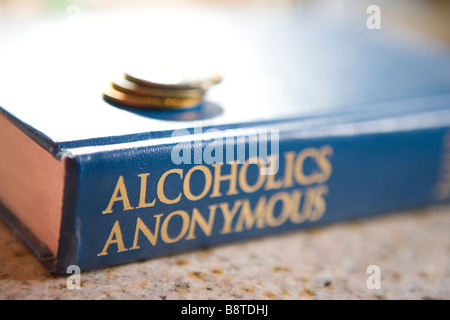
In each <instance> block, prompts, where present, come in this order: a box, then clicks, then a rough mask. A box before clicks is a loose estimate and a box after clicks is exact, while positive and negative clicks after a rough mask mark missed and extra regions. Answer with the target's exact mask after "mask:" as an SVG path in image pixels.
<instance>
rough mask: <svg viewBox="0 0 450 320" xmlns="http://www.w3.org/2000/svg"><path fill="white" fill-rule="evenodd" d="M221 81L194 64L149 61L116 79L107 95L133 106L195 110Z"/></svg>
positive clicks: (116, 100)
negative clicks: (184, 64) (209, 91)
mask: <svg viewBox="0 0 450 320" xmlns="http://www.w3.org/2000/svg"><path fill="white" fill-rule="evenodd" d="M221 80H222V77H221V75H220V74H218V73H213V72H205V71H201V70H200V68H198V69H196V68H194V67H192V66H190V65H186V66H180V65H177V64H175V63H174V64H173V65H163V64H161V63H153V62H152V63H150V62H146V63H144V64H141V65H139V66H137V67H133V68H130V69H129V70H127V71H126V72H125V73H123V75H122V77H120V78H119V79H115V80H113V81H112V82H111V83H110V84H109V86H108V87H107V88H106V90H105V91H104V97H105V99H106V100H109V101H112V102H114V103H118V104H121V105H124V106H127V107H132V108H146V109H163V110H164V109H191V108H195V107H198V106H200V105H201V103H202V101H203V98H204V95H205V94H206V92H207V90H208V89H210V88H211V87H212V86H213V85H215V84H217V83H219V82H220V81H221Z"/></svg>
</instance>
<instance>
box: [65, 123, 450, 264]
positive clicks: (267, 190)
mask: <svg viewBox="0 0 450 320" xmlns="http://www.w3.org/2000/svg"><path fill="white" fill-rule="evenodd" d="M376 125H380V123H378V124H376ZM351 127H352V128H354V129H355V127H354V126H353V125H352V126H351ZM366 127H367V126H366V125H365V124H361V128H366ZM375 127H377V126H375ZM394 127H395V126H394ZM448 129H449V128H448V127H447V126H437V127H433V126H429V127H422V128H409V129H408V128H406V129H404V130H396V129H392V130H383V131H381V130H372V131H370V130H369V131H367V130H366V132H363V131H364V130H357V129H355V130H356V132H351V133H349V132H341V133H336V132H335V133H334V134H328V133H327V132H322V134H317V133H313V132H310V133H307V132H306V133H305V132H302V131H301V130H297V131H295V130H294V131H280V132H279V134H278V136H277V143H278V145H276V146H275V145H274V144H271V150H272V151H277V152H273V153H272V157H271V158H270V159H271V160H273V159H275V158H277V159H278V161H276V162H271V164H273V163H276V166H274V167H271V168H272V169H274V170H267V169H268V168H269V165H268V164H267V162H266V160H267V158H263V157H259V156H256V157H252V156H251V152H250V150H251V141H252V139H244V140H239V138H236V139H233V140H226V141H227V142H225V140H224V139H223V136H220V135H219V136H220V137H222V138H221V139H218V138H216V139H210V140H207V141H206V140H201V141H195V142H192V141H191V142H189V141H185V142H183V143H181V142H178V143H174V142H173V141H172V142H170V141H169V142H167V143H163V142H157V143H153V144H152V145H147V146H133V147H129V148H126V147H125V148H118V149H117V150H114V149H113V148H111V149H108V150H95V151H86V152H80V153H79V154H75V155H74V156H73V159H72V161H71V163H72V164H71V166H72V168H74V169H73V170H75V171H76V172H77V175H76V178H73V179H72V180H73V181H76V183H77V185H76V189H77V191H76V192H73V199H71V203H73V207H72V210H73V212H72V214H70V215H67V214H66V216H64V217H63V222H64V223H63V225H64V226H65V230H64V237H62V240H61V241H60V253H61V257H59V259H60V263H59V267H58V268H59V271H62V272H65V270H64V268H65V267H67V264H69V262H70V264H77V265H78V266H79V267H80V268H81V269H82V270H89V269H95V268H100V267H106V266H111V265H117V264H123V263H127V262H131V261H136V260H142V259H148V258H152V257H157V256H161V255H167V254H171V253H175V252H182V251H186V250H192V249H195V248H201V247H209V246H214V245H218V244H222V243H227V242H232V241H239V240H244V239H250V238H255V237H259V236H263V235H269V234H276V233H279V232H282V231H289V230H296V229H301V228H307V227H312V226H319V225H324V224H329V223H333V222H337V221H343V220H349V219H356V218H357V219H359V218H364V217H369V216H373V215H376V214H380V213H384V212H390V211H393V210H401V209H405V208H409V207H414V206H419V205H428V204H432V203H438V202H439V201H442V200H443V199H445V198H446V195H447V193H448V192H450V188H447V186H448V185H450V184H449V183H447V181H446V180H445V177H446V173H445V168H446V162H445V157H447V156H448V155H449V154H447V151H446V148H447V147H446V142H445V141H449V139H448V138H446V137H447V131H448ZM180 140H181V139H180ZM219 140H220V141H219ZM239 141H241V142H242V143H240V142H239ZM273 141H274V140H273V139H272V140H271V139H269V140H267V141H266V142H268V143H273ZM447 144H448V143H447ZM240 146H244V147H245V148H244V149H245V150H246V153H245V156H244V158H242V159H240V160H242V161H235V162H232V161H225V160H226V157H225V156H223V159H224V161H223V162H220V161H217V162H216V163H211V164H208V163H206V162H207V161H206V160H205V159H207V158H208V159H209V158H211V157H218V155H225V154H227V152H228V153H230V152H231V151H230V150H232V149H233V150H234V152H235V154H236V153H237V151H238V149H239V147H240ZM94 149H95V148H94ZM174 150H175V151H174ZM196 152H197V153H196ZM199 154H200V155H201V156H203V158H202V159H201V160H202V161H199ZM196 155H197V159H195V157H196ZM183 159H184V161H183ZM195 160H197V161H195ZM228 160H230V158H229V159H228ZM189 162H190V163H189ZM447 176H448V174H447ZM67 188H68V189H71V188H72V189H74V186H71V187H70V186H68V187H67ZM70 230H72V233H70ZM74 243H76V246H75V247H76V249H74ZM66 247H67V248H70V250H67V252H69V253H70V255H71V257H64V255H65V252H66V251H65V248H66ZM75 251H76V254H75V255H74V252H75Z"/></svg>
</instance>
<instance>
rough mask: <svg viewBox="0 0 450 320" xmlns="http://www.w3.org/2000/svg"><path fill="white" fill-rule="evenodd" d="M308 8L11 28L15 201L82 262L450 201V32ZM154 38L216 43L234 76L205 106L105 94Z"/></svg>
mask: <svg viewBox="0 0 450 320" xmlns="http://www.w3.org/2000/svg"><path fill="white" fill-rule="evenodd" d="M149 15H150V16H149ZM124 21H125V22H126V23H124ZM173 21H177V23H179V25H183V26H184V27H183V28H177V27H173V25H174V24H173ZM304 21H305V20H304V19H302V18H301V17H300V16H298V15H295V14H293V13H287V14H280V15H269V16H264V17H263V16H261V15H260V14H240V15H239V14H235V15H232V16H226V17H224V16H223V15H217V16H215V15H213V14H209V13H208V14H207V15H205V14H198V13H190V14H189V15H186V14H182V15H179V16H178V15H176V14H174V13H168V14H167V13H157V14H155V13H152V14H145V15H144V14H142V15H140V14H139V15H128V16H127V15H125V16H123V15H121V16H118V17H114V16H113V17H108V18H104V17H94V18H92V19H91V17H87V18H80V19H75V18H74V19H68V20H64V21H53V20H52V21H46V22H45V23H43V22H42V23H41V22H39V21H38V22H36V23H35V24H31V26H30V28H26V27H22V28H21V29H18V28H16V27H14V26H7V28H3V30H6V31H8V34H13V35H14V36H13V37H2V39H4V40H3V42H1V43H0V70H1V73H0V107H1V108H0V111H1V112H0V149H1V150H2V156H1V161H0V201H1V205H0V208H1V210H0V212H1V216H2V218H3V219H4V221H5V222H6V223H7V224H8V225H9V226H10V227H11V228H12V229H13V230H15V232H16V233H17V234H18V236H19V237H21V238H22V239H23V240H24V241H25V242H26V243H27V244H28V245H29V247H30V248H32V250H33V251H34V252H35V253H36V254H37V255H38V257H39V258H40V259H41V260H42V261H43V262H44V263H45V264H46V265H47V266H48V267H49V270H50V271H51V272H54V273H66V270H67V268H68V267H69V266H71V265H77V266H78V267H80V269H81V270H83V271H84V270H90V269H96V268H102V267H107V266H112V265H118V264H123V263H129V262H133V261H137V260H143V259H149V258H153V257H157V256H161V255H168V254H174V253H177V252H184V251H187V250H194V249H197V248H201V247H209V246H215V245H220V244H224V243H229V242H232V241H243V240H245V239H250V238H256V237H260V236H266V235H273V234H277V233H280V232H287V231H292V230H298V229H302V228H308V227H312V226H321V225H326V224H330V223H334V222H339V221H344V220H349V219H360V218H365V217H370V216H374V215H378V214H382V213H388V212H392V211H398V210H402V209H406V208H411V207H417V206H423V205H430V204H436V203H440V202H444V201H446V200H447V199H448V198H449V196H450V167H449V165H448V164H449V162H448V159H449V158H448V157H449V155H450V135H449V132H450V131H449V129H450V50H449V48H448V47H445V46H440V45H437V44H433V43H428V42H427V40H424V39H420V40H416V39H409V40H405V38H404V37H400V36H396V35H395V34H394V32H393V31H392V30H389V29H388V30H385V29H381V30H369V29H367V28H366V26H365V25H364V24H356V25H350V26H349V25H347V24H345V25H344V24H335V25H332V26H328V27H327V28H318V27H317V26H314V25H311V24H308V23H305V22H304ZM119 22H120V23H119ZM177 25H178V24H177ZM136 30H139V32H137V31H136ZM142 30H148V33H147V32H142ZM6 31H2V32H6ZM5 34H6V33H5ZM143 34H144V36H143ZM153 54H154V55H156V56H157V55H158V54H161V55H166V56H167V55H169V56H170V55H172V56H173V57H174V58H176V57H179V56H180V55H183V57H185V56H187V55H190V56H192V57H191V58H192V59H197V60H198V59H199V57H200V58H201V59H200V60H202V59H204V62H205V64H206V63H212V64H215V65H216V66H218V67H219V68H220V70H221V71H222V74H223V81H222V82H221V83H219V84H217V85H216V86H214V87H212V88H211V89H210V90H209V91H208V93H207V94H206V96H205V98H204V100H203V102H202V104H201V105H200V106H199V107H197V108H195V109H192V110H185V111H177V110H150V109H133V108H127V107H124V106H120V105H117V104H111V103H110V102H109V101H107V100H106V99H105V98H104V96H103V90H104V88H105V87H106V86H107V85H108V82H109V81H111V80H112V78H111V77H112V74H113V73H114V74H115V72H116V71H120V70H121V68H122V67H123V66H124V65H126V64H127V63H129V62H134V60H137V59H138V58H144V60H145V58H148V57H149V56H150V55H153Z"/></svg>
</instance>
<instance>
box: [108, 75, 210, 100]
mask: <svg viewBox="0 0 450 320" xmlns="http://www.w3.org/2000/svg"><path fill="white" fill-rule="evenodd" d="M111 86H112V87H113V88H114V89H116V90H117V91H120V92H123V93H126V94H135V95H139V96H149V97H160V98H198V99H201V98H202V97H203V95H204V93H205V91H204V90H200V89H165V88H158V87H148V86H143V85H140V84H137V83H134V82H132V81H129V80H127V79H117V80H115V81H114V82H112V83H111Z"/></svg>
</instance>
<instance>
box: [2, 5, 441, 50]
mask: <svg viewBox="0 0 450 320" xmlns="http://www.w3.org/2000/svg"><path fill="white" fill-rule="evenodd" d="M373 4H375V5H378V6H379V7H380V9H381V16H382V24H383V26H389V25H396V27H398V28H403V29H405V30H409V31H412V32H417V33H419V34H423V35H426V36H428V37H432V38H434V39H437V40H438V41H445V42H447V43H450V1H447V0H396V1H392V0H166V1H160V0H147V1H145V0H128V1H119V0H108V1H106V0H0V22H1V20H2V19H3V20H5V19H11V18H13V19H27V18H31V17H36V16H42V15H61V16H64V15H71V16H72V15H84V14H91V13H104V12H108V11H117V10H119V11H120V10H129V9H131V10H133V9H138V10H139V11H145V10H152V9H153V8H157V7H158V8H159V7H165V8H167V7H169V8H212V9H224V8H233V9H234V8H242V9H251V10H253V9H267V8H269V9H270V10H273V9H274V8H276V9H281V10H300V11H310V12H313V13H314V14H316V15H318V16H321V18H322V19H323V20H324V21H325V22H327V23H329V22H330V21H331V20H336V19H346V18H347V17H350V16H352V17H357V18H358V17H359V18H361V19H366V18H367V13H366V9H367V7H368V6H369V5H373Z"/></svg>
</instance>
